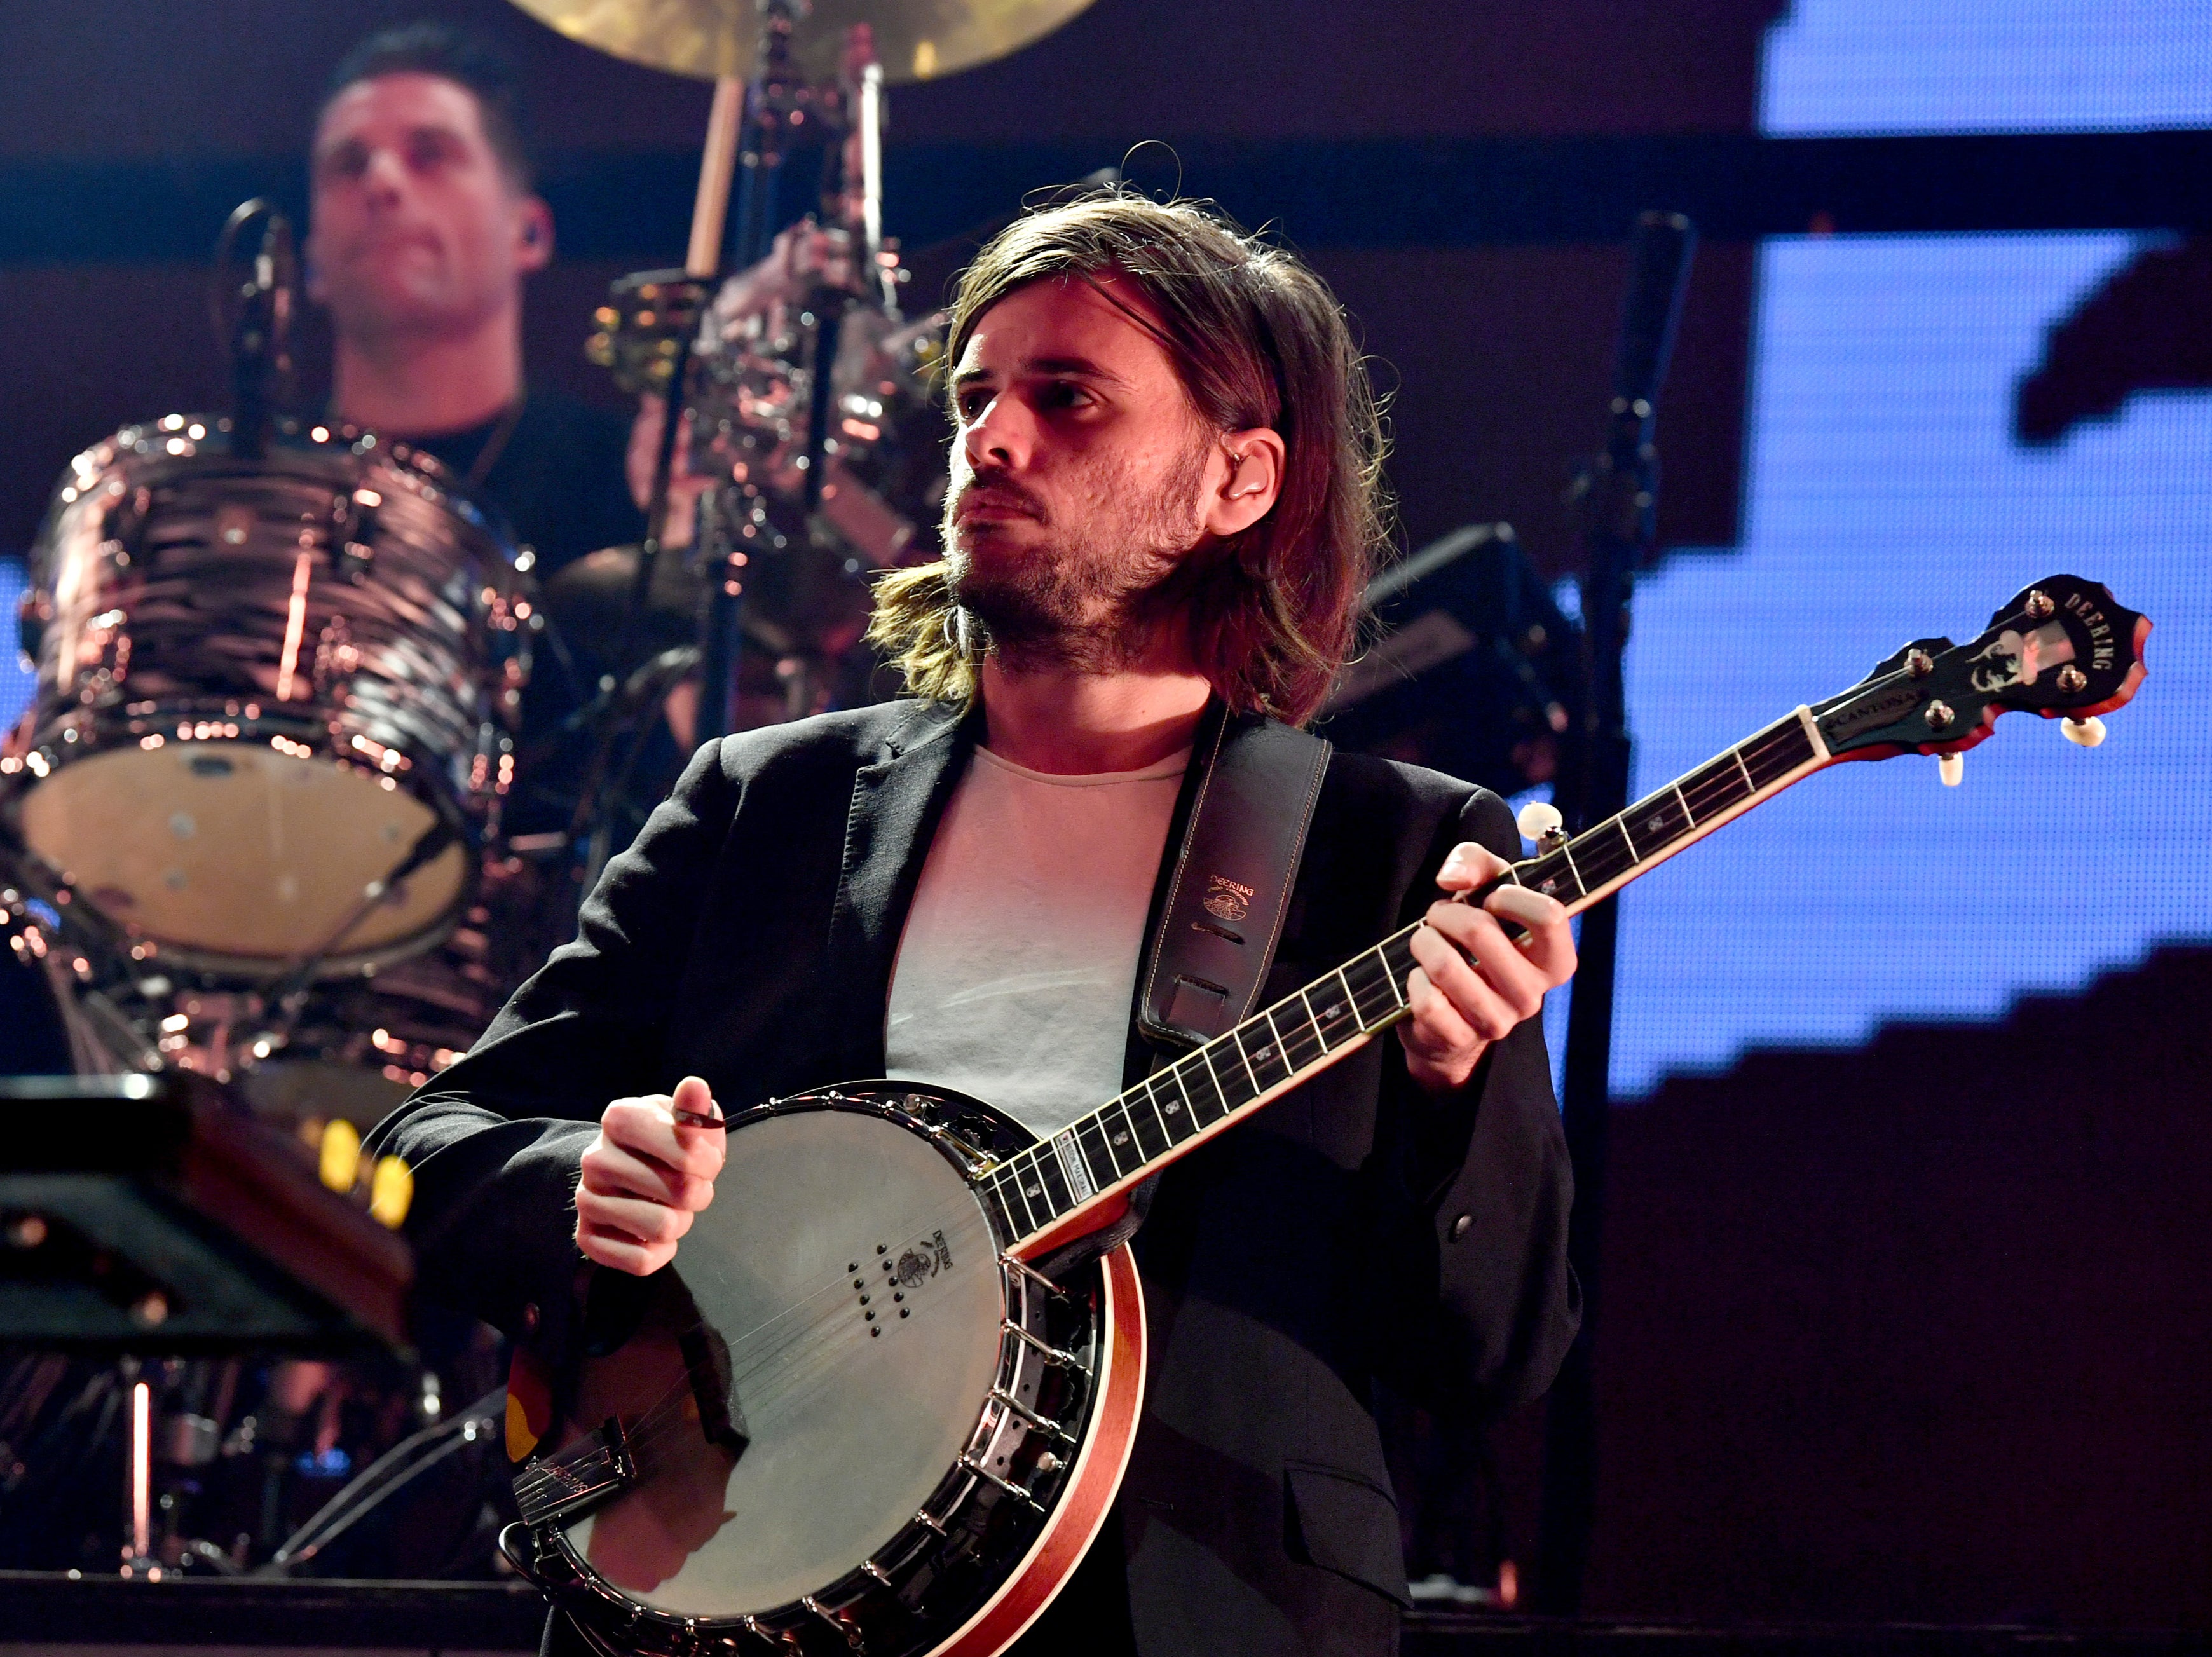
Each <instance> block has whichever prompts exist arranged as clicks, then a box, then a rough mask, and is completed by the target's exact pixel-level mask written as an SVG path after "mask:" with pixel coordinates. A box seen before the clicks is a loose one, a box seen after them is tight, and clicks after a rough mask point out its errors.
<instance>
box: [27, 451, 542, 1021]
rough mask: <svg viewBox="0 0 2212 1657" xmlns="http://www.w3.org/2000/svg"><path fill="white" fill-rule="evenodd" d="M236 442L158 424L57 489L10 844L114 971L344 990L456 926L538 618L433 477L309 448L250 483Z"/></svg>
mask: <svg viewBox="0 0 2212 1657" xmlns="http://www.w3.org/2000/svg"><path fill="white" fill-rule="evenodd" d="M227 428H228V422H227V421H223V420H217V419H215V418H212V417H196V416H185V415H171V416H167V417H166V418H164V419H162V420H160V421H157V422H152V423H150V424H148V425H143V426H130V427H125V428H124V429H123V430H121V431H119V432H118V433H117V434H115V435H114V436H112V437H111V438H109V439H108V440H106V441H105V442H103V443H100V444H99V445H97V446H94V447H93V448H91V449H88V450H87V451H86V452H84V453H82V454H81V455H79V456H77V458H76V459H75V460H74V461H72V462H71V463H70V469H69V472H68V475H67V476H65V478H64V481H63V483H62V486H61V488H60V489H59V490H58V494H57V495H56V498H55V501H54V502H53V507H52V511H51V513H50V514H49V516H48V518H47V521H46V527H45V529H44V530H43V531H42V532H41V534H40V540H39V543H38V545H37V547H36V549H34V551H33V559H32V569H31V586H30V588H29V590H28V592H27V594H26V597H25V600H24V606H23V644H24V649H25V652H26V653H27V654H28V655H29V656H30V657H31V658H32V659H33V661H34V662H35V663H36V665H37V670H38V683H37V689H36V693H35V696H34V700H33V703H32V705H31V707H30V709H29V710H28V712H27V713H26V715H25V718H24V719H23V722H22V724H21V725H20V726H19V727H18V729H17V730H16V731H15V734H14V736H13V737H11V738H10V739H9V743H8V744H7V747H6V749H5V750H4V752H0V822H4V825H5V827H6V829H7V830H8V832H9V837H10V838H11V839H12V840H13V841H14V842H15V847H16V848H17V849H18V850H19V852H20V853H21V856H22V859H23V861H24V865H25V874H26V878H27V880H28V881H29V883H31V884H33V886H46V887H48V888H50V889H51V895H52V897H53V899H54V901H57V902H58V903H66V904H68V905H70V907H71V909H72V911H73V919H75V920H76V921H77V922H78V923H79V924H80V925H82V926H93V927H96V928H97V929H99V930H100V931H101V932H103V933H104V934H105V938H106V942H107V944H109V945H110V946H111V948H112V950H114V951H116V952H118V953H121V952H128V953H129V954H131V956H132V957H133V958H134V959H140V960H143V959H144V958H145V957H146V956H147V955H148V954H149V953H150V952H152V951H155V950H158V951H160V952H161V953H162V954H163V956H165V958H166V959H167V960H168V961H169V962H172V963H173V964H175V965H178V966H180V967H184V968H190V969H194V970H198V971H205V972H214V973H216V974H220V975H222V976H225V977H228V978H232V979H236V980H248V981H251V980H266V979H269V978H271V977H275V976H278V975H280V974H283V973H284V972H286V971H288V970H292V969H295V968H296V967H297V966H298V965H299V964H300V963H301V962H305V961H307V960H309V959H313V960H316V961H318V962H319V963H320V966H321V968H322V970H323V971H325V973H328V974H331V975H347V974H355V973H357V972H359V971H360V970H361V969H362V968H363V967H372V968H373V967H374V966H376V965H378V964H380V963H381V962H388V961H392V960H397V959H402V958H404V957H406V956H410V955H413V954H416V953H419V952H420V951H422V950H424V949H427V948H428V947H429V946H430V945H432V944H435V942H436V941H437V939H438V938H441V936H443V935H444V934H445V933H446V932H447V931H449V930H450V929H451V928H452V926H453V924H454V923H455V921H456V920H457V919H458V918H459V914H460V913H461V912H462V910H463V909H464V907H465V906H466V904H467V902H468V900H469V897H470V892H471V886H472V885H473V883H474V879H475V871H476V869H477V861H478V859H477V852H476V847H477V843H478V842H479V841H481V839H482V838H483V835H484V833H485V832H486V830H487V829H489V828H490V827H491V826H492V825H493V824H494V823H495V819H496V806H497V803H498V800H499V798H500V796H501V794H502V793H503V792H505V789H506V787H507V784H508V782H509V781H510V780H511V779H512V773H513V744H512V739H511V737H510V735H509V734H508V728H509V726H510V725H511V723H512V721H513V718H514V715H515V713H516V710H517V709H518V707H519V706H520V688H521V685H522V683H523V682H524V680H525V679H526V677H527V673H528V665H529V662H528V650H527V646H526V640H527V638H528V636H529V631H528V627H527V622H528V620H529V616H530V605H529V602H528V599H527V598H526V596H525V594H524V591H523V587H522V580H523V578H522V577H521V575H520V574H519V572H518V570H517V567H516V555H515V552H514V548H513V539H512V537H511V535H510V534H509V532H508V531H507V529H506V527H505V525H504V522H503V520H502V519H501V518H500V517H499V516H498V515H497V514H496V513H495V510H494V509H492V508H489V507H486V506H484V505H483V504H482V503H480V502H478V501H477V500H475V499H474V498H473V497H472V496H471V495H469V494H468V492H467V491H466V490H465V489H463V488H462V487H461V486H460V485H459V483H456V482H455V481H454V480H453V478H452V477H451V476H449V475H448V474H447V471H446V470H445V469H444V468H443V467H442V466H441V465H440V464H438V463H437V462H436V461H435V460H434V459H432V458H429V457H428V456H427V455H422V454H419V453H416V452H412V451H410V449H409V448H408V447H407V446H405V445H404V444H386V443H385V442H383V441H382V440H380V439H378V438H377V437H376V436H374V434H367V433H359V432H356V431H353V430H350V429H349V428H327V427H316V428H313V429H312V430H306V431H302V430H299V429H297V428H285V429H283V430H281V431H280V432H279V433H278V434H276V436H275V438H274V439H273V440H271V441H270V443H269V444H268V445H267V446H266V450H265V452H264V454H263V455H262V456H260V457H259V458H244V457H241V456H238V455H234V454H233V453H232V452H230V445H229V440H228V431H227ZM410 862H411V863H412V864H413V865H414V866H412V867H411V868H409V869H408V870H407V872H406V874H405V877H404V878H403V879H398V880H392V881H391V883H390V885H389V889H387V890H385V891H384V892H383V893H382V894H381V900H380V901H375V902H373V903H367V904H365V902H364V899H365V896H366V895H367V894H368V893H369V892H370V891H371V890H372V889H373V888H374V885H375V883H380V882H382V881H385V880H386V879H387V877H391V876H392V873H393V871H395V870H398V869H401V868H403V867H404V866H405V865H409V864H410ZM356 916H357V918H355V919H353V920H351V924H349V917H356Z"/></svg>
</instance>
